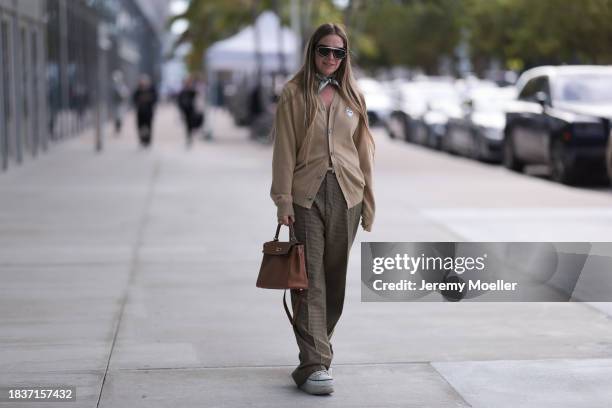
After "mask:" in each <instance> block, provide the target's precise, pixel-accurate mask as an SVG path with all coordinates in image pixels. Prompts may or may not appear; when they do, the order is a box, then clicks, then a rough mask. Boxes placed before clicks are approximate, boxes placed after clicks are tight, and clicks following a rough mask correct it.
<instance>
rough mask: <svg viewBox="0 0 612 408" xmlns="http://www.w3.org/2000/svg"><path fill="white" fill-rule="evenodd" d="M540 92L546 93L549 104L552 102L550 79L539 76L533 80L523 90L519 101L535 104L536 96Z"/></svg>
mask: <svg viewBox="0 0 612 408" xmlns="http://www.w3.org/2000/svg"><path fill="white" fill-rule="evenodd" d="M538 92H544V93H545V94H546V98H547V100H548V102H550V87H549V85H548V77H546V76H539V77H536V78H532V79H531V80H530V81H529V82H527V83H526V84H525V86H524V87H523V89H522V90H521V93H520V94H519V99H520V100H523V101H530V102H535V101H536V94H537V93H538Z"/></svg>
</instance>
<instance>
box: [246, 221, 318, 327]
mask: <svg viewBox="0 0 612 408" xmlns="http://www.w3.org/2000/svg"><path fill="white" fill-rule="evenodd" d="M281 226H282V224H278V226H277V227H276V234H275V235H274V240H273V241H268V242H266V243H264V245H263V251H262V252H263V260H262V261H261V267H260V268H259V276H258V277H257V287H258V288H264V289H285V292H284V293H283V305H284V307H285V312H286V313H287V317H288V318H289V321H290V322H291V325H292V326H293V327H295V328H296V329H297V327H296V322H295V318H292V317H291V314H290V313H289V308H288V307H287V301H286V299H285V295H286V293H287V289H293V290H297V291H299V292H301V291H303V290H304V289H308V275H307V273H306V257H305V254H304V244H302V243H301V242H299V241H298V240H297V238H296V237H295V230H294V229H293V225H289V242H281V241H279V240H278V234H279V233H280V229H281ZM301 299H302V296H300V297H299V298H298V304H297V305H296V308H295V314H297V313H298V310H299V306H300V303H301Z"/></svg>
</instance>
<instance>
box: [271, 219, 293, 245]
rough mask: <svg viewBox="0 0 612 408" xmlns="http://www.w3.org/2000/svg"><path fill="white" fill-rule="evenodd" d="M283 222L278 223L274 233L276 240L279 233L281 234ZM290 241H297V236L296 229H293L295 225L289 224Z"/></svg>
mask: <svg viewBox="0 0 612 408" xmlns="http://www.w3.org/2000/svg"><path fill="white" fill-rule="evenodd" d="M282 226H283V224H280V223H279V224H278V225H277V226H276V234H274V241H278V234H280V229H281V227H282ZM289 241H291V242H297V238H296V237H295V230H294V229H293V225H292V224H289Z"/></svg>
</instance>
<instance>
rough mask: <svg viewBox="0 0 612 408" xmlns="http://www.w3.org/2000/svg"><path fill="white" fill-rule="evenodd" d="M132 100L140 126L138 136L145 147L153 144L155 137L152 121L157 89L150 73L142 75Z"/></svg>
mask: <svg viewBox="0 0 612 408" xmlns="http://www.w3.org/2000/svg"><path fill="white" fill-rule="evenodd" d="M132 101H133V103H134V106H135V107H136V120H137V126H138V138H139V139H140V144H141V146H143V147H148V146H149V145H150V144H151V139H152V137H153V132H152V123H153V115H154V114H155V104H156V103H157V91H156V90H155V87H153V85H152V83H151V79H150V78H149V76H148V75H146V74H144V75H141V77H140V80H139V81H138V87H137V88H136V90H135V91H134V94H133V95H132Z"/></svg>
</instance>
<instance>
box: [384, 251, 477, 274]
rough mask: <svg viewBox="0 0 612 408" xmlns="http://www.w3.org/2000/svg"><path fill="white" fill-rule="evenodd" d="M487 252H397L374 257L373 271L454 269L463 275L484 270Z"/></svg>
mask: <svg viewBox="0 0 612 408" xmlns="http://www.w3.org/2000/svg"><path fill="white" fill-rule="evenodd" d="M486 258H487V254H486V253H485V254H483V255H482V256H478V257H472V256H458V257H452V256H446V257H442V256H425V254H421V255H420V256H411V255H408V254H403V255H402V254H396V255H395V257H377V258H374V259H372V272H373V273H374V274H376V275H380V274H382V273H384V272H385V271H390V270H405V271H407V272H409V273H410V274H411V275H414V274H415V273H417V272H418V271H428V270H434V271H442V270H444V271H454V272H455V273H457V274H459V275H461V274H462V273H464V272H470V271H482V270H484V269H485V259H486Z"/></svg>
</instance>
